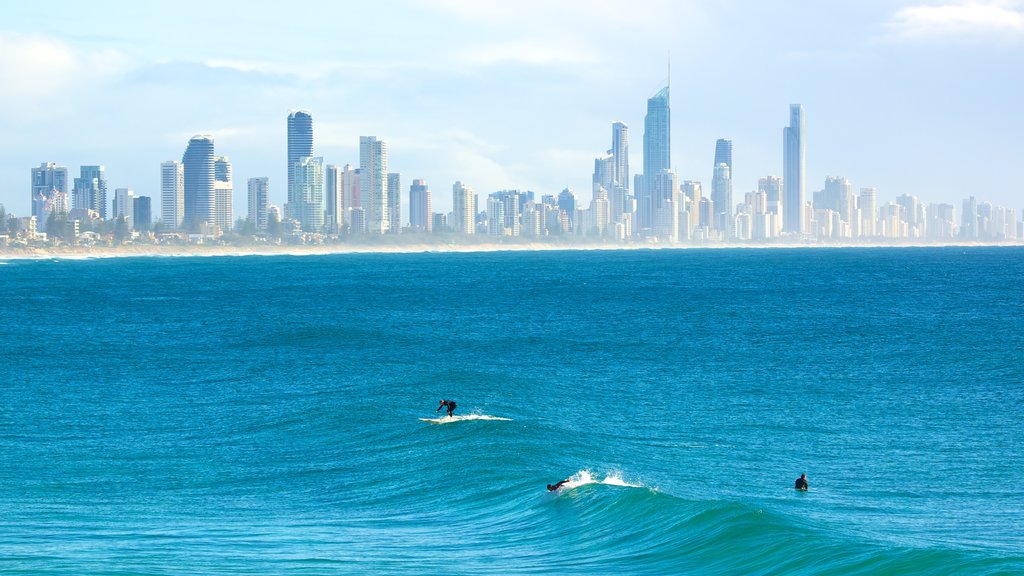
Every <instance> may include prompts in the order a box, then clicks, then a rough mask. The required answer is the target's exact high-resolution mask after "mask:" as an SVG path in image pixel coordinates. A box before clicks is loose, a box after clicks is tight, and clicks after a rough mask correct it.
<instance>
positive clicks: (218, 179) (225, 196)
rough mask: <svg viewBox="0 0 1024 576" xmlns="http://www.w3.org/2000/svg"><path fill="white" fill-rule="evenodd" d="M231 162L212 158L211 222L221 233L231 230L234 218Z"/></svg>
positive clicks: (222, 158)
mask: <svg viewBox="0 0 1024 576" xmlns="http://www.w3.org/2000/svg"><path fill="white" fill-rule="evenodd" d="M232 172H233V170H232V168H231V160H229V159H228V157H227V156H214V157H213V190H214V209H213V212H214V217H213V221H214V222H215V223H216V224H217V226H220V229H221V230H222V231H225V232H227V231H229V230H231V227H232V225H233V224H234V223H233V218H234V206H233V204H234V202H233V196H234V192H235V184H234V177H233V174H232Z"/></svg>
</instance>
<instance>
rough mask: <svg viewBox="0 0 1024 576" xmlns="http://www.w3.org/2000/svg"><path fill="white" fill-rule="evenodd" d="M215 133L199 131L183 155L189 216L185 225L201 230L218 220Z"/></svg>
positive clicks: (193, 230)
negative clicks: (214, 166)
mask: <svg viewBox="0 0 1024 576" xmlns="http://www.w3.org/2000/svg"><path fill="white" fill-rule="evenodd" d="M213 156H214V155H213V136H210V135H209V134H198V135H196V136H193V137H192V139H191V140H189V141H188V147H187V148H185V154H184V155H182V157H181V163H182V164H183V165H184V177H185V218H184V223H183V225H182V226H183V227H184V228H185V229H186V230H188V231H190V232H197V231H199V229H200V227H201V226H202V225H203V224H204V223H213V222H215V221H216V207H217V205H216V202H217V197H216V194H215V192H214V184H213V183H214V169H213Z"/></svg>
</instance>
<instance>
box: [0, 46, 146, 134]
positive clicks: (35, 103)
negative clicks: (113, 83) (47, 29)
mask: <svg viewBox="0 0 1024 576" xmlns="http://www.w3.org/2000/svg"><path fill="white" fill-rule="evenodd" d="M130 65H131V64H130V60H129V58H128V57H127V56H125V55H124V54H122V53H121V52H118V51H117V50H111V49H104V50H82V49H77V48H75V47H73V46H71V45H70V44H68V43H66V42H64V41H62V40H58V39H56V38H52V37H48V36H39V35H29V34H19V33H11V32H0V114H3V115H5V116H10V119H11V120H17V121H20V122H25V121H31V120H33V119H34V118H35V117H38V116H40V115H53V114H59V113H61V112H67V111H69V110H70V109H71V108H73V107H74V102H76V101H78V100H80V99H82V98H83V97H84V96H87V95H88V93H89V92H90V90H89V89H88V87H90V86H91V87H97V86H101V85H102V83H103V82H104V81H107V80H110V79H112V78H116V77H118V76H119V75H121V74H122V73H124V71H125V70H127V69H128V68H129V67H130Z"/></svg>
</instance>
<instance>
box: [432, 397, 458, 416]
mask: <svg viewBox="0 0 1024 576" xmlns="http://www.w3.org/2000/svg"><path fill="white" fill-rule="evenodd" d="M444 407H447V408H448V416H451V415H452V412H454V411H455V400H441V405H440V406H438V407H437V410H434V412H440V411H441V408H444Z"/></svg>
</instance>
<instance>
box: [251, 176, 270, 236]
mask: <svg viewBox="0 0 1024 576" xmlns="http://www.w3.org/2000/svg"><path fill="white" fill-rule="evenodd" d="M269 199H270V179H269V178H267V177H266V176H264V177H262V178H249V223H250V224H251V225H252V226H253V227H254V228H256V231H257V232H266V231H267V208H268V203H269V201H270V200H269Z"/></svg>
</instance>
